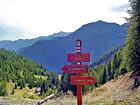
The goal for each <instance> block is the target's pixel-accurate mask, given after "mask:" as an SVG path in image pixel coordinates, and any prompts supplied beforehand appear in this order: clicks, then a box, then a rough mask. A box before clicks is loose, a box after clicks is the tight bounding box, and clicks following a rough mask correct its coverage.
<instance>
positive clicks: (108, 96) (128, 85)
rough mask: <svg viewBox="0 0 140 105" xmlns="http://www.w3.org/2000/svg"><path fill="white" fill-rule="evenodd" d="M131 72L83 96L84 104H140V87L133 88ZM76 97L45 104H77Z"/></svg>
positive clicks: (63, 98)
mask: <svg viewBox="0 0 140 105" xmlns="http://www.w3.org/2000/svg"><path fill="white" fill-rule="evenodd" d="M130 75H131V73H128V74H126V75H121V76H119V77H118V79H114V80H111V81H109V82H107V83H106V84H104V85H102V86H101V87H99V88H95V89H93V91H92V92H90V93H87V95H85V96H83V105H139V103H140V87H139V88H137V89H134V90H133V84H134V77H131V76H130ZM75 104H76V97H73V96H65V97H62V98H59V99H56V100H50V101H48V102H47V103H45V104H44V105H75Z"/></svg>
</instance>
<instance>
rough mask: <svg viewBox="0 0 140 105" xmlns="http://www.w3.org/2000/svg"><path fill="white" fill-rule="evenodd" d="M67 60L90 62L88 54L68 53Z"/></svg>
mask: <svg viewBox="0 0 140 105" xmlns="http://www.w3.org/2000/svg"><path fill="white" fill-rule="evenodd" d="M68 62H90V54H89V53H85V54H80V53H76V54H68Z"/></svg>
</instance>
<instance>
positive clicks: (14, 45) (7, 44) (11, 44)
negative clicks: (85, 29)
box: [0, 31, 70, 52]
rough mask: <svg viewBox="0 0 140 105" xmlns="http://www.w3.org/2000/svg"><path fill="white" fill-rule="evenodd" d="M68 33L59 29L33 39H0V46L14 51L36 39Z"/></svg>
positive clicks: (45, 38)
mask: <svg viewBox="0 0 140 105" xmlns="http://www.w3.org/2000/svg"><path fill="white" fill-rule="evenodd" d="M0 32H1V31H0ZM69 34H70V32H69V33H67V32H62V31H61V32H58V33H55V34H53V35H50V36H40V37H37V38H33V39H19V40H16V41H10V40H4V41H0V48H5V49H8V50H14V51H16V52H17V51H19V50H20V49H21V48H24V47H28V46H31V45H32V44H34V43H36V42H37V41H41V40H51V39H53V38H57V37H64V36H67V35H69Z"/></svg>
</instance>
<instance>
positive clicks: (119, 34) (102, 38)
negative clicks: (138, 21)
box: [20, 21, 127, 73]
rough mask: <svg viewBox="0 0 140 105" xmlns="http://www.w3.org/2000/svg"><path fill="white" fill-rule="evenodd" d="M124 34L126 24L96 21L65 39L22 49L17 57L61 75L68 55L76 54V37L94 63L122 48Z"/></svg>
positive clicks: (55, 39)
mask: <svg viewBox="0 0 140 105" xmlns="http://www.w3.org/2000/svg"><path fill="white" fill-rule="evenodd" d="M126 35H127V24H123V25H118V24H116V23H107V22H103V21H97V22H93V23H89V24H85V25H83V26H82V27H80V28H79V29H77V30H76V31H75V32H73V33H71V34H70V35H68V36H67V37H61V38H54V39H52V40H46V41H38V42H36V43H35V44H33V45H31V46H29V47H26V48H23V49H21V50H20V54H22V55H23V56H25V57H27V58H28V59H31V60H34V61H36V62H38V63H39V64H41V65H42V66H43V67H44V68H47V69H49V70H52V71H55V72H57V73H60V72H61V67H62V66H63V65H64V64H66V55H67V53H70V52H75V50H74V49H75V41H76V39H77V38H79V39H81V40H82V42H83V52H89V53H91V62H95V61H96V60H97V59H99V58H100V57H101V56H103V55H104V54H106V53H108V52H110V51H112V50H113V49H116V48H117V47H119V46H121V45H124V43H125V37H126ZM106 45H107V46H106ZM56 58H57V59H56ZM46 65H47V66H46Z"/></svg>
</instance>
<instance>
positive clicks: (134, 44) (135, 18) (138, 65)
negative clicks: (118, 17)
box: [124, 0, 140, 74]
mask: <svg viewBox="0 0 140 105" xmlns="http://www.w3.org/2000/svg"><path fill="white" fill-rule="evenodd" d="M129 2H130V6H131V10H129V13H130V19H129V29H128V36H127V39H126V47H125V52H124V60H125V62H126V64H127V69H128V70H130V71H134V72H135V73H137V74H140V0H129Z"/></svg>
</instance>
